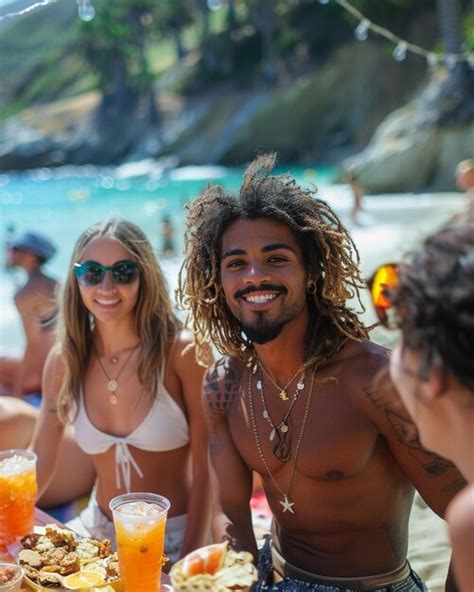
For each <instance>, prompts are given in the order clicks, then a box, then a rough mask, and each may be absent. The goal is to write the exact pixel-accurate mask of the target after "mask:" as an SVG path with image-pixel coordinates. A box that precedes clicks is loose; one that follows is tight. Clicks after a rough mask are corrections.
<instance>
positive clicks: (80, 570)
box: [18, 524, 120, 592]
mask: <svg viewBox="0 0 474 592" xmlns="http://www.w3.org/2000/svg"><path fill="white" fill-rule="evenodd" d="M21 545H22V549H21V551H19V553H18V563H19V564H20V565H21V567H22V568H23V570H24V572H25V582H26V584H27V585H28V586H29V587H30V588H31V589H33V590H37V591H41V592H43V591H51V590H55V591H66V590H79V591H80V592H86V591H87V592H92V591H95V590H97V591H99V590H100V592H113V591H114V590H119V589H120V588H119V583H120V581H119V566H118V559H117V553H116V552H113V551H112V546H111V543H110V541H109V540H108V539H104V540H102V541H99V540H97V539H93V538H87V537H79V536H76V534H75V533H73V532H72V531H71V530H68V529H66V528H60V527H58V526H57V525H56V524H47V525H46V526H45V527H44V528H42V529H41V530H40V531H39V532H34V533H32V534H29V535H27V536H25V537H23V538H22V539H21Z"/></svg>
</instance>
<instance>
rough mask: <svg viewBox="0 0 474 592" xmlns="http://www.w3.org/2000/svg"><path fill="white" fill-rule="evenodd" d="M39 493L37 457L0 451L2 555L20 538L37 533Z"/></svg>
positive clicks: (25, 451)
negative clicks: (36, 507)
mask: <svg viewBox="0 0 474 592" xmlns="http://www.w3.org/2000/svg"><path fill="white" fill-rule="evenodd" d="M36 492H37V485H36V454H35V453H34V452H31V451H30V450H4V451H2V452H0V552H5V551H6V549H7V545H9V544H10V543H12V542H13V541H14V540H15V539H16V538H17V537H22V536H25V535H26V534H28V533H29V532H33V525H34V516H35V501H36Z"/></svg>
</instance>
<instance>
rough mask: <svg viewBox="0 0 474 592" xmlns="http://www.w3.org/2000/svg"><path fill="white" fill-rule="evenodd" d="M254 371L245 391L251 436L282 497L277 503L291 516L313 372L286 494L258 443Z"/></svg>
mask: <svg viewBox="0 0 474 592" xmlns="http://www.w3.org/2000/svg"><path fill="white" fill-rule="evenodd" d="M256 370H257V367H256V366H255V368H254V370H253V372H250V371H249V382H248V391H247V393H248V401H249V411H250V420H251V422H252V430H253V434H254V437H255V442H256V443H257V450H258V453H259V455H260V458H261V460H262V463H263V466H264V467H265V470H266V471H267V474H268V476H269V477H270V479H271V481H272V483H273V485H274V486H275V488H276V489H277V491H278V492H279V493H280V494H281V496H282V500H281V501H279V504H280V505H281V506H282V507H283V513H285V512H291V513H292V514H294V513H295V511H294V509H293V506H294V505H295V502H292V501H291V498H290V493H291V487H292V485H293V481H294V479H295V474H296V466H297V460H298V455H299V452H300V448H301V443H302V441H303V436H304V432H305V428H306V424H307V422H308V416H309V409H310V406H311V398H312V395H313V386H314V372H313V374H312V377H311V386H310V389H309V394H308V397H307V399H306V405H305V409H304V415H303V423H302V424H301V430H300V433H299V435H298V439H297V442H296V449H295V454H294V457H293V467H292V470H291V475H290V480H289V482H288V487H287V488H286V492H285V491H283V489H282V488H281V487H280V485H279V483H278V482H277V480H276V479H275V476H274V475H273V473H272V471H271V469H270V467H269V465H268V462H267V459H266V458H265V454H264V452H263V447H262V443H261V441H260V436H259V435H258V430H257V422H256V419H255V409H254V405H253V394H252V376H253V374H255V372H256ZM303 388H304V386H303ZM300 390H303V389H300ZM295 400H296V399H295ZM265 411H266V409H265V407H264V411H263V413H265ZM264 417H265V415H264ZM287 419H288V418H287ZM287 431H288V430H287Z"/></svg>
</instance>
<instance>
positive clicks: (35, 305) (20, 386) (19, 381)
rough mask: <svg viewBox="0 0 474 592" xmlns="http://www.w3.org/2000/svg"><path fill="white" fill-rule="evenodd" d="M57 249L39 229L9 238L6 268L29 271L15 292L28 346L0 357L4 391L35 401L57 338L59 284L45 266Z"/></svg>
mask: <svg viewBox="0 0 474 592" xmlns="http://www.w3.org/2000/svg"><path fill="white" fill-rule="evenodd" d="M55 252H56V248H55V246H54V245H53V244H52V243H51V241H50V240H49V239H47V238H46V237H45V236H43V235H41V234H39V233H37V232H24V233H23V234H19V235H16V236H13V237H12V238H9V239H8V240H7V256H6V262H5V265H6V267H7V268H13V267H20V268H21V269H23V270H24V271H25V272H26V274H27V280H26V283H25V284H24V285H23V286H22V287H21V288H19V289H18V291H17V292H16V293H15V306H16V307H17V309H18V312H19V313H20V317H21V320H22V323H23V329H24V332H25V338H26V348H25V351H24V354H23V356H22V357H21V358H13V357H2V358H0V392H1V393H2V394H9V395H14V396H18V397H26V398H30V399H31V402H35V401H36V402H38V400H39V393H40V392H41V376H42V373H43V365H44V362H45V359H46V356H47V354H48V352H49V350H50V348H51V346H52V344H53V341H54V332H53V331H52V321H53V320H54V312H55V310H56V290H57V287H58V283H57V281H56V280H55V279H53V278H51V277H49V276H47V275H46V274H45V273H44V272H43V271H42V267H43V265H44V264H45V263H46V262H47V261H48V260H49V259H50V258H51V257H52V256H53V255H54V254H55ZM31 395H35V396H34V397H31Z"/></svg>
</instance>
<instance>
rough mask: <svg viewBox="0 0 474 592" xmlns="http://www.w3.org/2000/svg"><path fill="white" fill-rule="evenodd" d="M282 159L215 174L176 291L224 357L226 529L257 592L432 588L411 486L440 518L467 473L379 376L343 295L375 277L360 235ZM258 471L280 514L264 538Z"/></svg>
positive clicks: (211, 391) (220, 437)
mask: <svg viewBox="0 0 474 592" xmlns="http://www.w3.org/2000/svg"><path fill="white" fill-rule="evenodd" d="M274 164H275V155H264V156H261V157H259V158H258V159H256V160H255V161H254V162H253V163H251V164H250V165H249V167H248V169H247V171H246V173H245V177H244V180H243V183H242V185H241V188H240V192H239V193H238V194H237V195H234V194H231V193H228V192H226V190H225V189H224V188H223V187H221V186H215V185H211V186H209V187H207V188H206V189H205V191H204V192H203V193H202V194H201V195H200V196H199V197H198V198H197V199H196V200H195V201H194V202H193V203H192V204H191V205H190V208H189V211H188V219H187V231H186V236H185V260H184V264H183V269H182V273H181V276H180V286H179V291H178V295H179V300H180V302H181V304H182V305H184V306H187V307H188V308H189V309H190V310H191V313H192V319H193V327H194V330H195V336H196V340H197V344H198V346H199V345H200V340H201V339H204V345H205V344H206V343H207V341H208V340H212V341H213V342H214V345H215V346H216V348H217V350H218V351H219V352H220V353H221V354H222V355H223V358H222V359H220V360H218V361H217V362H216V363H214V364H213V365H212V366H211V367H210V369H209V371H208V372H207V375H206V378H205V382H204V402H205V409H206V414H207V418H208V423H209V429H210V451H211V460H212V463H213V466H214V469H215V471H216V475H217V481H218V489H219V499H220V504H221V507H222V513H221V516H220V517H219V520H218V521H219V522H220V525H216V528H217V529H218V528H220V538H221V539H227V540H229V541H230V543H231V544H232V545H233V546H235V547H236V548H240V549H246V550H248V551H250V552H251V553H252V554H253V555H254V557H255V560H256V561H258V567H259V575H260V580H259V582H258V584H257V585H256V590H257V591H272V592H273V591H275V592H277V591H278V592H280V591H285V592H300V591H301V592H302V591H305V592H307V591H309V590H312V591H315V592H316V591H317V592H321V591H324V592H336V591H338V592H340V591H341V590H344V591H348V590H349V591H350V590H377V591H380V590H391V591H392V592H402V591H403V592H420V590H426V587H425V586H424V584H423V583H422V582H421V580H420V579H419V577H418V576H417V574H416V573H414V572H413V570H412V569H411V567H410V565H409V563H408V562H407V559H406V554H407V544H408V519H409V515H410V510H411V505H412V500H413V495H414V489H415V488H417V489H418V491H419V492H420V493H421V494H422V495H423V497H424V499H425V500H426V501H427V502H428V503H429V504H430V506H431V507H432V508H433V509H434V510H435V511H436V512H437V513H438V514H439V515H441V516H443V515H444V512H445V509H446V507H447V505H448V503H449V502H450V500H451V499H452V497H453V496H454V494H455V493H456V492H457V491H458V490H459V489H460V487H461V486H462V485H461V483H460V481H461V482H462V479H461V478H460V475H459V472H458V471H457V470H456V468H455V467H454V466H453V464H452V463H451V462H449V461H447V460H445V459H443V458H440V457H439V456H437V455H436V454H434V453H432V452H429V451H427V450H425V449H424V448H422V447H421V446H420V444H419V442H418V440H417V432H416V428H415V425H414V424H413V422H412V421H411V420H410V417H409V416H408V414H407V412H406V410H405V409H404V407H403V405H402V403H401V401H400V399H399V397H398V396H397V395H396V392H395V391H394V389H391V390H387V391H385V390H381V389H380V388H378V387H377V384H376V381H375V378H376V376H377V375H378V374H379V372H380V371H381V370H382V369H384V368H386V367H387V365H388V353H387V351H386V350H385V349H383V348H381V347H379V346H377V345H375V344H374V343H371V342H370V341H369V340H368V330H367V328H366V327H365V326H364V325H363V324H362V323H361V321H360V320H359V319H358V317H357V315H356V314H355V313H354V312H353V309H352V306H351V308H349V306H348V304H347V302H348V300H349V299H350V298H357V297H358V295H359V290H360V289H361V288H363V287H364V288H365V282H364V281H363V280H362V278H361V276H360V271H359V267H358V254H357V250H356V248H355V246H354V243H353V242H352V240H351V238H350V235H349V234H348V232H347V231H346V229H345V228H344V227H343V225H342V224H341V222H340V220H339V219H338V217H337V216H336V214H335V213H334V212H333V211H332V209H331V208H330V207H329V206H328V204H327V203H325V202H324V201H322V200H320V199H317V198H316V197H315V196H314V194H313V192H312V191H311V190H310V189H309V188H304V187H301V186H300V185H298V183H297V182H296V181H295V179H294V178H292V177H291V176H289V175H283V176H272V175H271V174H270V173H271V170H272V169H273V167H274ZM359 301H360V300H359ZM198 353H199V349H198ZM253 471H255V472H257V473H258V474H259V475H260V476H261V477H262V481H263V485H264V488H265V492H266V495H267V499H268V502H269V505H270V507H271V510H272V512H273V516H274V518H273V524H272V528H271V536H270V538H269V539H268V540H267V542H266V544H265V546H264V547H263V549H262V550H261V551H260V552H259V551H258V550H257V545H256V540H255V535H254V532H253V528H252V521H251V513H250V503H249V502H250V497H251V493H252V472H253ZM216 522H217V520H216Z"/></svg>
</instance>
